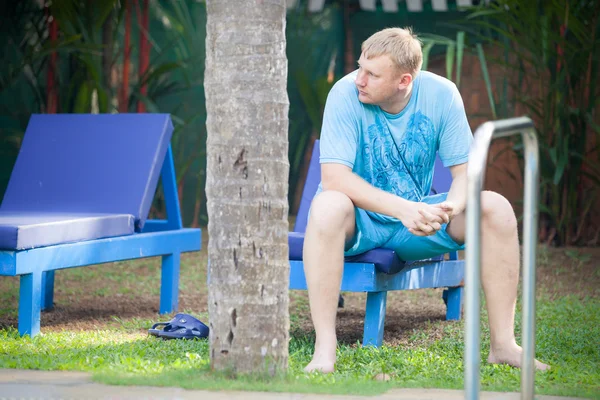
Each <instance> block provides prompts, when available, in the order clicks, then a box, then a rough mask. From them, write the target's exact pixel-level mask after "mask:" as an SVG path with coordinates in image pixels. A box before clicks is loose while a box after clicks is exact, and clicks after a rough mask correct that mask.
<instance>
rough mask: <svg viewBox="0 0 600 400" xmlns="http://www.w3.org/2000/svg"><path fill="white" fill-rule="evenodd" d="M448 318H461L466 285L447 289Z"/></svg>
mask: <svg viewBox="0 0 600 400" xmlns="http://www.w3.org/2000/svg"><path fill="white" fill-rule="evenodd" d="M446 290H447V292H446V293H447V294H446V306H447V308H446V319H447V320H449V321H450V320H459V319H460V316H461V310H462V301H463V295H464V287H462V286H459V287H451V288H448V289H446Z"/></svg>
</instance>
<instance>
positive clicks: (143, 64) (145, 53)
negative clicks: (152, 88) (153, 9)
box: [137, 0, 150, 113]
mask: <svg viewBox="0 0 600 400" xmlns="http://www.w3.org/2000/svg"><path fill="white" fill-rule="evenodd" d="M142 1H143V7H142V10H141V14H142V15H140V13H138V22H140V24H139V25H140V56H139V60H140V65H139V79H140V80H142V79H145V74H146V71H148V65H149V63H150V43H149V42H148V29H149V25H150V13H149V7H148V0H142ZM140 93H141V94H142V96H146V94H147V93H148V88H147V86H146V83H143V84H142V85H141V87H140ZM137 112H139V113H142V112H146V106H145V104H144V103H143V102H142V101H138V104H137Z"/></svg>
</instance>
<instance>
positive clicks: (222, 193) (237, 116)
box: [204, 0, 289, 374]
mask: <svg viewBox="0 0 600 400" xmlns="http://www.w3.org/2000/svg"><path fill="white" fill-rule="evenodd" d="M206 7H207V36H206V72H205V86H204V90H205V94H206V108H207V121H206V127H207V134H208V138H207V177H206V197H207V210H208V217H209V223H208V234H209V243H208V259H209V262H208V265H209V267H208V276H209V279H208V289H209V296H208V302H209V304H208V310H209V314H210V316H209V322H210V329H211V334H210V358H211V365H212V368H213V369H215V370H228V371H232V372H233V373H236V374H244V373H250V372H253V373H256V372H267V373H269V374H274V373H275V372H277V371H278V370H284V369H286V368H287V363H288V340H289V310H288V303H289V300H288V285H289V263H288V244H287V234H288V203H287V192H288V173H289V161H288V157H287V154H288V136H287V135H288V109H289V101H288V97H287V92H286V80H287V59H286V55H285V44H286V41H285V9H286V8H285V0H272V1H269V2H265V3H261V2H257V1H255V0H209V1H207V2H206Z"/></svg>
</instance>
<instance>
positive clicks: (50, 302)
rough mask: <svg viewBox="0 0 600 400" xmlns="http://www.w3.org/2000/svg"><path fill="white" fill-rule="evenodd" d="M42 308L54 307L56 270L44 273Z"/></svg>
mask: <svg viewBox="0 0 600 400" xmlns="http://www.w3.org/2000/svg"><path fill="white" fill-rule="evenodd" d="M41 307H42V310H51V309H52V308H53V307H54V271H46V272H43V273H42V304H41Z"/></svg>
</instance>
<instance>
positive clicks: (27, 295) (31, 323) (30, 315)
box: [19, 272, 42, 337]
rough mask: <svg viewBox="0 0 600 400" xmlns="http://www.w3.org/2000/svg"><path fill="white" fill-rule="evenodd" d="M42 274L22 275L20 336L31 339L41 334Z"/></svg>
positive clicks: (20, 288)
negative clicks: (26, 336) (27, 336)
mask: <svg viewBox="0 0 600 400" xmlns="http://www.w3.org/2000/svg"><path fill="white" fill-rule="evenodd" d="M41 303H42V273H41V272H35V273H33V274H26V275H22V276H21V278H20V287H19V334H21V335H29V336H31V337H33V336H35V335H37V334H38V333H39V332H40V309H41Z"/></svg>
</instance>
